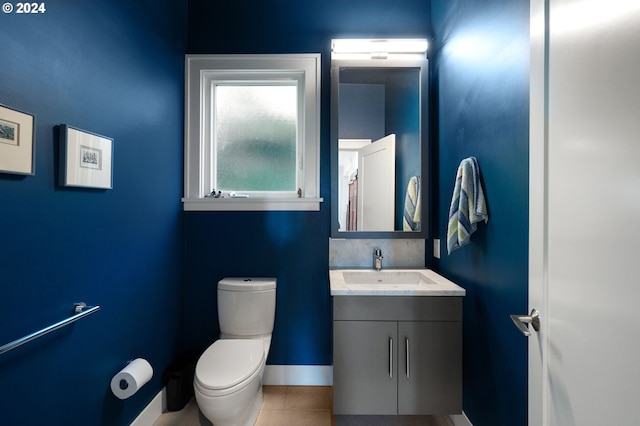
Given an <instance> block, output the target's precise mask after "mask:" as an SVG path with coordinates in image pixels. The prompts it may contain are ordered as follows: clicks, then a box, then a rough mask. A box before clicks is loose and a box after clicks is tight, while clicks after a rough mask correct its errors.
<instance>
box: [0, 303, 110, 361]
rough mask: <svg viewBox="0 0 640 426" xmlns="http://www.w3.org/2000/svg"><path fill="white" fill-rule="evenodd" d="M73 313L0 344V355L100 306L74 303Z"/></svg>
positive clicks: (84, 315) (92, 311)
mask: <svg viewBox="0 0 640 426" xmlns="http://www.w3.org/2000/svg"><path fill="white" fill-rule="evenodd" d="M73 306H74V309H73V311H74V312H75V315H73V316H70V317H69V318H67V319H64V320H62V321H60V322H57V323H55V324H52V325H50V326H49V327H46V328H43V329H42V330H39V331H36V332H35V333H31V334H29V335H27V336H24V337H21V338H20V339H17V340H14V341H13V342H10V343H7V344H6V345H3V346H0V355H2V354H3V353H5V352H9V351H10V350H12V349H15V348H17V347H18V346H21V345H24V344H25V343H27V342H30V341H32V340H35V339H37V338H38V337H42V336H44V335H45V334H48V333H51V332H52V331H54V330H57V329H59V328H62V327H64V326H66V325H69V324H71V323H72V322H76V321H78V320H79V319H80V318H83V317H86V316H87V315H91V314H92V313H94V312H96V311H98V310H100V306H87V304H86V303H84V302H81V303H74V305H73Z"/></svg>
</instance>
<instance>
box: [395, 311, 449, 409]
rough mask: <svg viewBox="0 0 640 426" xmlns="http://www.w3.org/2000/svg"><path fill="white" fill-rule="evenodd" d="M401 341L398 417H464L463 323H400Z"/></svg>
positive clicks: (399, 342) (399, 341) (399, 343)
mask: <svg viewBox="0 0 640 426" xmlns="http://www.w3.org/2000/svg"><path fill="white" fill-rule="evenodd" d="M398 338H399V339H398V346H399V348H400V350H399V353H400V357H399V359H398V414H455V413H461V412H462V322H437V321H434V322H400V323H398ZM407 348H408V352H407Z"/></svg>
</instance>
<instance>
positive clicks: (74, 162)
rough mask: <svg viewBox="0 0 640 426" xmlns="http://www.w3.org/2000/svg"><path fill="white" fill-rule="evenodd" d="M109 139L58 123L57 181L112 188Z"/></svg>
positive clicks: (111, 162)
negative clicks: (58, 176) (58, 169)
mask: <svg viewBox="0 0 640 426" xmlns="http://www.w3.org/2000/svg"><path fill="white" fill-rule="evenodd" d="M112 172H113V139H112V138H108V137H106V136H101V135H97V134H95V133H91V132H87V131H84V130H80V129H77V128H75V127H71V126H68V125H66V124H62V125H60V184H61V185H62V186H78V187H84V188H101V189H111V188H113V173H112Z"/></svg>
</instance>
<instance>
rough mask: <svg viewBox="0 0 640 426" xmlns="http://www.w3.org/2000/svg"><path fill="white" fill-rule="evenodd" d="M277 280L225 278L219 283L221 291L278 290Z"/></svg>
mask: <svg viewBox="0 0 640 426" xmlns="http://www.w3.org/2000/svg"><path fill="white" fill-rule="evenodd" d="M276 282H277V280H276V279H275V278H253V277H243V278H223V279H221V280H220V281H219V282H218V289H219V290H233V291H255V290H270V289H274V288H276Z"/></svg>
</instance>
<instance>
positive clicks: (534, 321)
mask: <svg viewBox="0 0 640 426" xmlns="http://www.w3.org/2000/svg"><path fill="white" fill-rule="evenodd" d="M511 320H512V321H513V323H514V324H515V325H516V327H518V330H520V331H521V332H522V334H524V335H525V336H531V330H530V329H529V328H528V327H526V326H525V324H531V326H532V327H533V329H534V330H535V331H540V312H538V310H537V309H535V308H534V309H532V310H531V313H530V314H529V315H511Z"/></svg>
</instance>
